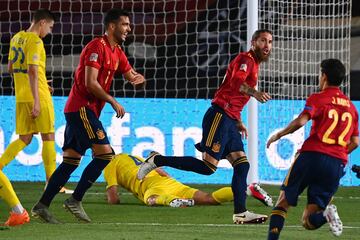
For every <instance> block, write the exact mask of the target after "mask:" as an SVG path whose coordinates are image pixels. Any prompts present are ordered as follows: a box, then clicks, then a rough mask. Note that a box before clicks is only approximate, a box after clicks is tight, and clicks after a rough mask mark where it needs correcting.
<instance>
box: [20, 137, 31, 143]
mask: <svg viewBox="0 0 360 240" xmlns="http://www.w3.org/2000/svg"><path fill="white" fill-rule="evenodd" d="M32 138H33V135H25V136H20V139H21V141H23V142H24V143H25V144H26V145H29V144H30V143H31V140H32Z"/></svg>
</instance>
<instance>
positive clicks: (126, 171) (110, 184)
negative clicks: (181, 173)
mask: <svg viewBox="0 0 360 240" xmlns="http://www.w3.org/2000/svg"><path fill="white" fill-rule="evenodd" d="M143 161H144V160H143V159H142V158H140V157H136V156H132V155H129V154H118V155H115V157H114V159H113V160H112V161H111V162H110V163H109V164H108V165H107V167H106V168H105V169H104V177H105V180H106V182H107V186H106V194H107V200H108V203H109V204H117V203H120V199H119V196H118V186H120V187H123V188H125V189H126V190H128V191H129V192H132V193H133V194H134V195H135V196H136V197H137V198H138V199H139V200H140V201H142V202H143V203H145V204H146V205H148V206H155V205H165V206H171V207H187V206H193V205H194V204H196V205H217V204H221V203H223V202H229V201H232V200H233V193H232V190H231V187H224V188H220V189H218V190H216V191H214V192H213V193H207V192H203V191H201V190H198V189H195V188H191V187H189V186H186V185H184V184H182V183H180V182H178V181H177V180H175V179H173V178H171V177H170V176H169V175H168V174H167V173H166V172H165V171H163V170H162V169H161V168H157V169H155V170H153V171H152V172H151V173H150V174H149V175H147V176H146V178H144V180H142V181H140V180H138V179H137V177H136V174H137V171H138V169H139V166H140V164H141V163H142V162H143ZM257 187H258V188H259V189H258V190H260V191H261V193H262V194H263V195H262V196H263V197H265V196H268V194H267V193H266V192H265V191H264V190H263V189H261V188H260V186H259V185H257ZM258 190H254V189H252V190H250V188H248V194H249V195H252V196H254V198H256V199H258V200H260V201H261V199H259V198H257V197H256V196H255V195H254V193H256V192H257V194H258V195H260V192H258ZM270 199H271V198H270ZM262 202H263V201H262ZM264 204H265V205H267V204H266V203H264Z"/></svg>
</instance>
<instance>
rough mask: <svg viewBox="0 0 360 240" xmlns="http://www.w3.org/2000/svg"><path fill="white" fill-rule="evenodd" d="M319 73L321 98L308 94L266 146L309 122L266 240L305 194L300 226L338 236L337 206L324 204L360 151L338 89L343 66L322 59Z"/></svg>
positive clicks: (352, 112) (354, 122) (350, 112)
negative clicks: (323, 229) (326, 229)
mask: <svg viewBox="0 0 360 240" xmlns="http://www.w3.org/2000/svg"><path fill="white" fill-rule="evenodd" d="M320 68H321V73H320V90H321V92H318V93H314V94H312V95H311V96H310V97H309V98H308V99H307V101H306V104H305V108H304V110H303V111H302V112H301V113H300V115H299V116H298V117H297V118H296V119H294V120H293V121H292V122H290V124H289V125H288V126H287V127H285V128H284V129H282V130H281V131H279V132H278V133H276V134H274V135H273V136H271V137H270V139H269V140H268V142H267V147H269V146H270V144H271V143H273V142H275V141H277V140H278V139H280V138H281V137H283V136H285V135H287V134H289V133H292V132H294V131H296V130H297V129H299V128H301V127H302V126H304V125H305V124H306V123H307V122H308V121H309V120H312V126H311V132H310V136H309V137H308V138H307V139H306V140H305V142H304V144H303V145H302V147H301V149H300V150H299V154H298V155H297V156H296V157H295V161H294V163H293V164H292V166H291V168H290V170H289V172H288V174H287V176H286V178H285V180H284V182H283V184H282V186H281V191H280V195H279V199H278V201H277V203H276V206H275V207H274V209H273V211H272V213H271V218H270V226H269V232H268V239H269V240H273V239H279V235H280V232H281V230H282V228H283V226H284V221H285V217H286V214H287V210H288V209H289V207H290V206H296V205H297V199H298V196H299V195H300V194H301V193H302V192H303V191H304V189H305V188H308V190H307V205H306V207H305V209H304V213H303V217H302V221H303V226H304V227H305V228H306V229H309V230H313V229H317V228H319V227H321V226H322V225H324V224H325V223H326V222H328V223H329V226H330V230H331V232H332V233H333V234H334V235H335V236H339V235H340V234H341V233H342V222H341V220H340V218H339V215H338V213H337V209H336V206H335V205H333V204H329V203H330V201H331V199H332V197H333V196H334V194H335V192H336V190H337V188H338V186H339V181H340V178H341V177H342V176H343V175H344V167H345V165H346V163H347V161H348V154H349V153H351V152H352V151H353V150H354V149H355V148H357V146H358V145H359V129H358V128H359V124H358V112H357V111H356V108H355V106H354V105H353V103H352V102H351V101H350V100H349V98H348V97H347V96H346V95H345V94H343V93H342V92H341V90H340V89H339V86H340V85H341V83H342V81H343V79H344V78H345V67H344V65H343V64H342V63H341V62H340V61H339V60H337V59H326V60H323V61H322V62H321V65H320Z"/></svg>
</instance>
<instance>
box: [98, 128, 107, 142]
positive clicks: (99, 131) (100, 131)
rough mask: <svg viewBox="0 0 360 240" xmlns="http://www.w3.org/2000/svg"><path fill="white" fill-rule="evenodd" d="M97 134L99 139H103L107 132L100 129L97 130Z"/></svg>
mask: <svg viewBox="0 0 360 240" xmlns="http://www.w3.org/2000/svg"><path fill="white" fill-rule="evenodd" d="M96 135H97V138H98V139H99V140H102V139H104V138H105V133H104V131H103V130H101V129H98V130H97V131H96Z"/></svg>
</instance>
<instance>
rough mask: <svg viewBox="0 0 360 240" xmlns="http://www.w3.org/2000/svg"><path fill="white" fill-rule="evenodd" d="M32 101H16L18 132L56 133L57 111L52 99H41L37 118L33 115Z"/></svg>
mask: <svg viewBox="0 0 360 240" xmlns="http://www.w3.org/2000/svg"><path fill="white" fill-rule="evenodd" d="M32 108H33V103H32V102H17V103H16V134H19V135H26V134H32V133H39V132H40V133H54V132H55V127H54V125H55V113H54V105H53V102H52V101H51V100H50V101H48V102H46V101H40V114H39V116H38V117H37V118H36V119H33V118H32V117H31V110H32Z"/></svg>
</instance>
